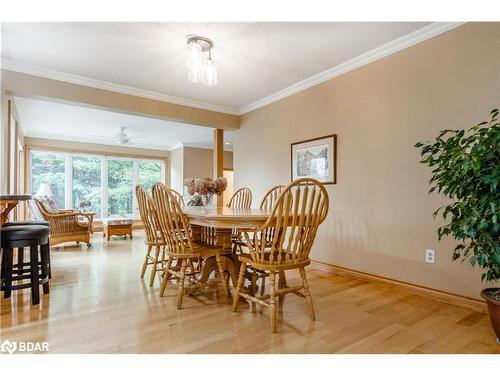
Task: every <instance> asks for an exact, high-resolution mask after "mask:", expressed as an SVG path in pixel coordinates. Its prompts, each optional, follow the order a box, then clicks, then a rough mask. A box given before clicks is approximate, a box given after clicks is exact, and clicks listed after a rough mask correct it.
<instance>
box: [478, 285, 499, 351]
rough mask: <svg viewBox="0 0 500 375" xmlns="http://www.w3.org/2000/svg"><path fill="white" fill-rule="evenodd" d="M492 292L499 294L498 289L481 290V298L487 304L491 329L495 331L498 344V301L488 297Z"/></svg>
mask: <svg viewBox="0 0 500 375" xmlns="http://www.w3.org/2000/svg"><path fill="white" fill-rule="evenodd" d="M492 291H496V292H500V288H487V289H483V291H482V292H481V297H483V298H484V299H485V300H486V303H487V304H488V312H489V313H490V321H491V325H492V327H493V331H495V334H496V335H497V343H498V344H500V301H499V300H497V299H494V298H492V297H491V296H490V295H488V294H489V293H491V292H492ZM488 292H489V293H488Z"/></svg>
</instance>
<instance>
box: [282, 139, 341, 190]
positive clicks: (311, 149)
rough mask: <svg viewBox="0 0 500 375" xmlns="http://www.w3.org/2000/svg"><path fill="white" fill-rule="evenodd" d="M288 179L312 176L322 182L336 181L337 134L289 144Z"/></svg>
mask: <svg viewBox="0 0 500 375" xmlns="http://www.w3.org/2000/svg"><path fill="white" fill-rule="evenodd" d="M290 171H291V173H290V179H291V181H295V180H297V179H299V178H306V177H307V178H314V179H316V180H318V181H320V182H322V183H323V184H326V185H328V184H336V183H337V134H330V135H326V136H323V137H318V138H312V139H307V140H305V141H300V142H295V143H292V144H291V145H290Z"/></svg>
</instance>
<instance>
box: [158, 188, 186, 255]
mask: <svg viewBox="0 0 500 375" xmlns="http://www.w3.org/2000/svg"><path fill="white" fill-rule="evenodd" d="M153 202H154V205H155V207H156V212H157V213H158V223H159V227H160V231H161V233H162V235H163V237H164V238H165V240H166V242H167V245H168V250H169V252H170V253H173V254H178V255H186V254H189V253H192V252H193V244H192V241H191V236H190V231H189V221H188V218H187V216H186V215H184V213H183V212H182V208H181V205H180V203H179V200H178V198H177V196H176V195H175V193H172V190H171V189H168V188H167V187H165V185H163V184H160V183H158V184H154V185H153Z"/></svg>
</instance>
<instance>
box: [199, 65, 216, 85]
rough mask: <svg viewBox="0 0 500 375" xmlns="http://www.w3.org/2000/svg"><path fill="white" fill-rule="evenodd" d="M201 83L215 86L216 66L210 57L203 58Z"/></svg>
mask: <svg viewBox="0 0 500 375" xmlns="http://www.w3.org/2000/svg"><path fill="white" fill-rule="evenodd" d="M202 78H203V79H202V82H203V84H205V85H207V86H215V85H216V84H217V66H216V65H215V62H214V60H212V59H211V58H209V59H207V60H205V63H204V64H203V77H202Z"/></svg>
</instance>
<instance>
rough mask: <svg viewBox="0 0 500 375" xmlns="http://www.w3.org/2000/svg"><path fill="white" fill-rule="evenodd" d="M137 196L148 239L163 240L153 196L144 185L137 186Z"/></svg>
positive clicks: (151, 240) (148, 240)
mask: <svg viewBox="0 0 500 375" xmlns="http://www.w3.org/2000/svg"><path fill="white" fill-rule="evenodd" d="M135 196H136V198H137V204H138V206H139V215H140V217H141V220H142V223H143V224H144V231H145V232H146V241H147V242H151V243H153V242H155V243H156V242H163V241H164V239H163V237H162V235H161V231H160V226H159V223H158V215H157V213H156V207H155V205H154V203H153V200H152V199H151V196H150V195H149V194H148V192H147V190H146V188H145V187H144V186H142V185H137V186H136V187H135Z"/></svg>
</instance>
